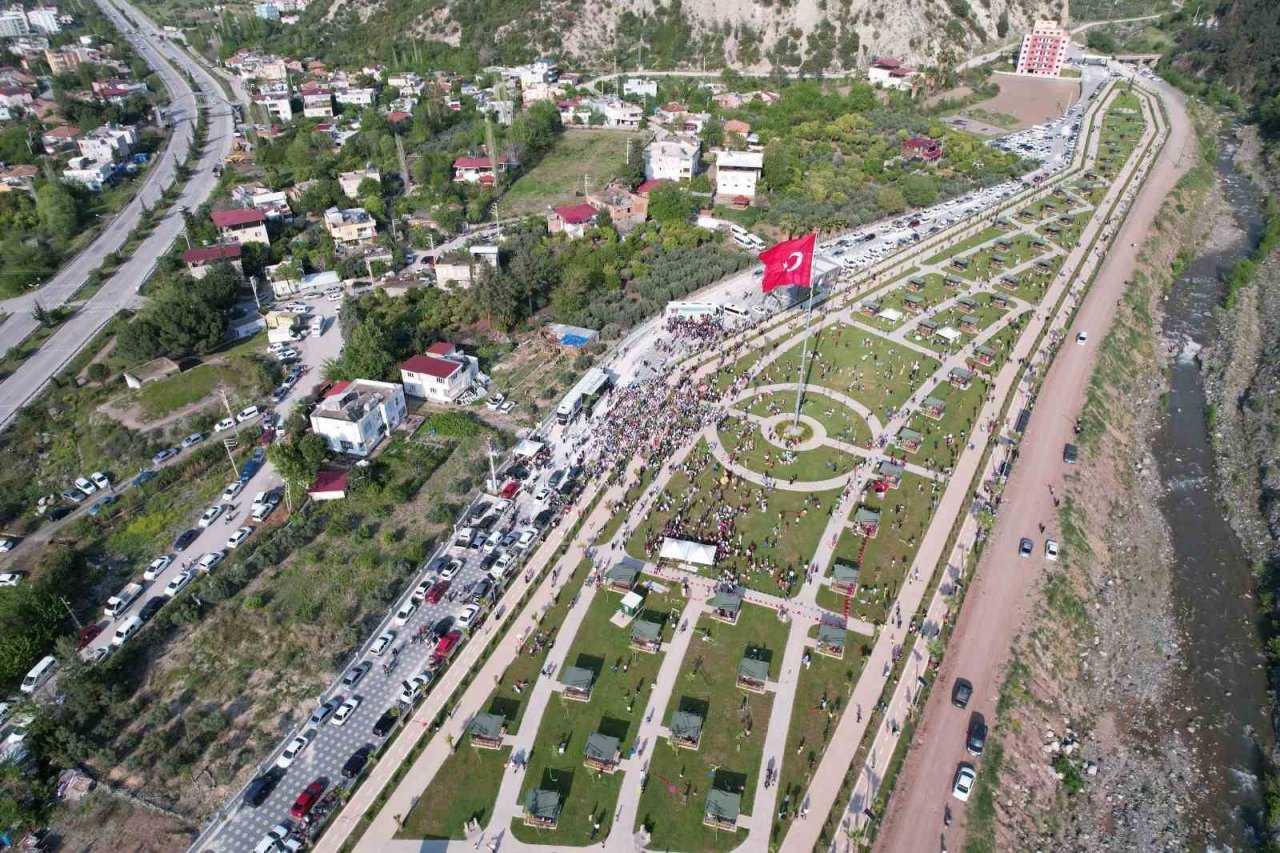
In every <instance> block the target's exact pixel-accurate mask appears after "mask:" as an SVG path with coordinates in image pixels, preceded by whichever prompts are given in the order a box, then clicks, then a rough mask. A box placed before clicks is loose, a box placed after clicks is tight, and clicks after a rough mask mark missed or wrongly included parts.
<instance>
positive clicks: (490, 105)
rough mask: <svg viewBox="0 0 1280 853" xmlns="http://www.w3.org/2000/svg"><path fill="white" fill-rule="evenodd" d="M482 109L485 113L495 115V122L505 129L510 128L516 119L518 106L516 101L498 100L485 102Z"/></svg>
mask: <svg viewBox="0 0 1280 853" xmlns="http://www.w3.org/2000/svg"><path fill="white" fill-rule="evenodd" d="M481 109H483V110H484V111H485V112H488V113H493V120H494V121H496V122H497V123H498V124H500V125H502V126H503V127H510V125H511V122H513V121H515V118H516V105H515V102H514V101H510V100H505V99H498V100H492V101H485V102H484V103H483V104H482V105H481Z"/></svg>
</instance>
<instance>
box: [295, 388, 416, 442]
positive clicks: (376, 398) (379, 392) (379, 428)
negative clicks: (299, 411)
mask: <svg viewBox="0 0 1280 853" xmlns="http://www.w3.org/2000/svg"><path fill="white" fill-rule="evenodd" d="M406 412H407V409H406V407H405V402H404V388H402V387H401V386H400V383H398V382H375V381H374V380H371V379H356V380H354V381H351V382H339V383H337V384H336V385H334V386H333V388H331V389H330V390H329V393H327V394H326V395H325V396H324V399H323V400H321V401H320V403H319V404H318V405H317V406H316V407H315V409H314V410H312V412H311V429H312V431H313V432H315V434H316V435H318V436H320V437H322V438H323V439H324V440H325V443H326V444H328V445H329V449H330V450H332V451H333V452H335V453H347V454H350V455H352V456H368V455H369V454H370V453H372V452H373V451H374V448H376V447H377V446H378V445H379V444H380V443H381V442H382V439H384V438H385V437H386V436H388V435H389V434H390V433H391V431H392V430H393V429H395V428H396V427H398V426H399V425H400V424H401V423H403V422H404V418H405V414H406Z"/></svg>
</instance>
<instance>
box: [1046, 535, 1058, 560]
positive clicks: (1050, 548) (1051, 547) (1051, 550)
mask: <svg viewBox="0 0 1280 853" xmlns="http://www.w3.org/2000/svg"><path fill="white" fill-rule="evenodd" d="M1044 556H1045V559H1047V560H1057V559H1058V542H1057V540H1056V539H1046V540H1044Z"/></svg>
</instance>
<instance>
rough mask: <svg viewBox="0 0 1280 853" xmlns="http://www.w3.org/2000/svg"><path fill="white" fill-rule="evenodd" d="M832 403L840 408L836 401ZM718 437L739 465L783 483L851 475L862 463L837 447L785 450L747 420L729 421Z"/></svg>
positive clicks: (830, 401)
mask: <svg viewBox="0 0 1280 853" xmlns="http://www.w3.org/2000/svg"><path fill="white" fill-rule="evenodd" d="M815 396H816V395H815ZM828 402H829V403H831V404H832V405H836V403H835V401H834V400H828ZM718 434H719V436H720V443H721V445H723V446H724V449H725V450H726V451H727V452H728V453H729V454H730V455H731V456H732V457H733V459H734V461H736V462H737V463H738V464H739V465H742V466H744V467H746V468H749V469H751V470H752V471H758V472H759V473H761V474H768V475H769V476H770V477H774V478H776V479H779V480H787V479H795V480H798V481H800V482H802V483H808V482H814V481H817V480H827V479H830V478H831V477H838V476H840V475H841V474H847V473H848V472H849V471H852V470H853V468H854V466H855V465H856V464H857V462H858V460H857V458H856V457H854V456H853V455H851V454H849V453H845V452H844V451H843V450H837V449H835V448H834V447H827V446H822V447H817V448H814V449H813V450H803V451H788V450H784V449H783V448H781V447H779V446H778V445H776V444H773V443H772V442H770V441H768V440H766V439H765V437H764V431H763V429H762V428H761V426H760V425H759V424H758V423H756V422H754V421H750V420H747V419H746V418H739V417H729V418H727V419H725V422H724V423H723V424H722V425H721V427H720V429H719V431H718ZM787 460H790V461H787Z"/></svg>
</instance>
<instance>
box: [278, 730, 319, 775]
mask: <svg viewBox="0 0 1280 853" xmlns="http://www.w3.org/2000/svg"><path fill="white" fill-rule="evenodd" d="M315 736H316V730H315V729H303V730H302V733H301V734H299V735H298V736H297V737H295V738H294V739H293V740H291V741H289V745H288V746H286V747H285V748H284V752H282V753H280V757H279V758H277V759H276V767H283V768H286V769H287V768H288V767H290V766H291V765H292V764H293V762H295V761H297V760H298V756H299V755H301V754H302V751H303V750H304V749H306V748H307V747H308V746H310V745H311V741H312V739H313V738H315Z"/></svg>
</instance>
